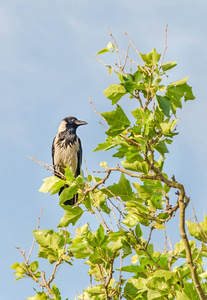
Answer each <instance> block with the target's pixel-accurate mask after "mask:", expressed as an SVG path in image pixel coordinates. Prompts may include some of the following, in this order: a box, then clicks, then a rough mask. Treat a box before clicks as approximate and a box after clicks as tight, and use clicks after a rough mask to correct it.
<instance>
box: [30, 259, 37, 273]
mask: <svg viewBox="0 0 207 300" xmlns="http://www.w3.org/2000/svg"><path fill="white" fill-rule="evenodd" d="M38 267H39V263H38V261H33V262H32V263H31V264H30V270H31V271H32V272H35V271H37V269H38Z"/></svg>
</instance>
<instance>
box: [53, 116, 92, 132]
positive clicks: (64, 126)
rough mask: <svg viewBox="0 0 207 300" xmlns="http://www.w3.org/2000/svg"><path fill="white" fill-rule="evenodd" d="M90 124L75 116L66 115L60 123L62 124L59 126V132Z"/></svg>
mask: <svg viewBox="0 0 207 300" xmlns="http://www.w3.org/2000/svg"><path fill="white" fill-rule="evenodd" d="M86 124H88V123H87V122H85V121H80V120H78V119H77V118H75V117H66V118H65V119H63V120H62V122H61V123H60V126H59V128H58V133H59V132H62V131H66V130H70V129H75V130H76V128H77V127H78V126H80V125H86Z"/></svg>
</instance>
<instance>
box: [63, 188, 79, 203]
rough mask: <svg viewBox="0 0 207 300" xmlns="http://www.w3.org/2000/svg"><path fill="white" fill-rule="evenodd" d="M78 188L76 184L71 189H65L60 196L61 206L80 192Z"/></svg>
mask: <svg viewBox="0 0 207 300" xmlns="http://www.w3.org/2000/svg"><path fill="white" fill-rule="evenodd" d="M78 188H79V187H78V186H77V185H76V184H72V185H71V186H70V187H68V188H65V189H64V190H63V191H62V193H61V194H60V205H61V204H63V203H64V202H65V201H66V200H70V199H72V198H73V196H74V195H75V194H76V193H77V191H78Z"/></svg>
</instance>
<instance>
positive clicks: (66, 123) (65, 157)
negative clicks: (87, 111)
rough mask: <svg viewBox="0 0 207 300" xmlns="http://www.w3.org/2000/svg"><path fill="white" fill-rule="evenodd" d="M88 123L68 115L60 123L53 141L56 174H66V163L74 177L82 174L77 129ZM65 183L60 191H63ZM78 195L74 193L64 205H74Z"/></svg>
mask: <svg viewBox="0 0 207 300" xmlns="http://www.w3.org/2000/svg"><path fill="white" fill-rule="evenodd" d="M86 124H88V123H87V122H85V121H80V120H78V119H77V118H75V117H71V116H70V117H66V118H64V119H63V120H62V122H61V123H60V126H59V128H58V134H57V135H56V136H55V138H54V139H53V143H52V160H53V166H54V171H55V175H56V176H58V177H60V178H61V175H60V174H59V173H62V174H64V173H65V168H66V165H68V166H69V168H70V170H71V172H72V174H73V176H74V177H77V176H78V175H80V170H81V164H82V146H81V140H80V138H79V137H78V136H77V134H76V130H77V128H78V127H79V126H81V125H86ZM66 187H68V186H67V185H65V186H64V187H62V188H61V189H60V191H59V195H60V194H61V193H62V191H63V190H64V188H66ZM77 199H78V195H77V194H76V195H74V196H73V198H72V199H68V200H66V201H65V202H64V205H74V204H75V203H76V202H77Z"/></svg>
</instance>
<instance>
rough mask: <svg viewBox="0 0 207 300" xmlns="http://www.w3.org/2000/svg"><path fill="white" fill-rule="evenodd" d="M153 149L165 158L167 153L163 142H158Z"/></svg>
mask: <svg viewBox="0 0 207 300" xmlns="http://www.w3.org/2000/svg"><path fill="white" fill-rule="evenodd" d="M154 147H155V149H156V150H157V151H158V152H159V153H160V154H161V155H162V156H163V157H165V153H169V151H168V149H167V146H166V144H165V142H163V141H161V142H159V143H158V144H157V145H156V146H154Z"/></svg>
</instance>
